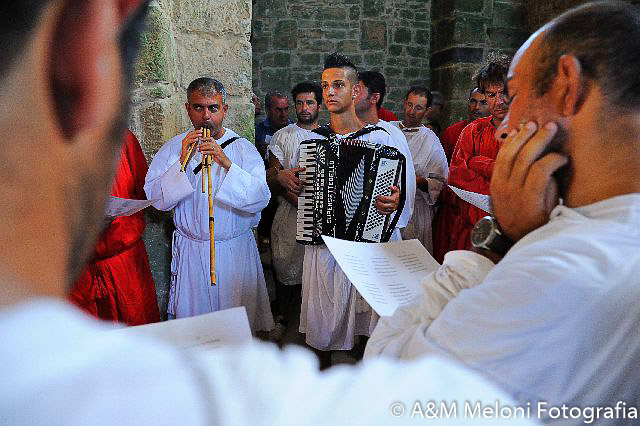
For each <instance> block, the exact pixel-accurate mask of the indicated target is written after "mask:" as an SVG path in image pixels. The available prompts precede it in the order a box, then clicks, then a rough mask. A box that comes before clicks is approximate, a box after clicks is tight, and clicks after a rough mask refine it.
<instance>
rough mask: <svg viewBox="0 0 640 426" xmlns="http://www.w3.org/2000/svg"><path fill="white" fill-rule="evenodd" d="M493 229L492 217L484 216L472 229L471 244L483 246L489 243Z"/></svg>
mask: <svg viewBox="0 0 640 426" xmlns="http://www.w3.org/2000/svg"><path fill="white" fill-rule="evenodd" d="M492 230H493V223H492V222H491V220H490V219H487V218H482V219H480V220H479V221H478V222H476V224H475V226H474V227H473V230H472V231H471V244H472V245H473V246H474V247H482V246H484V245H485V244H487V242H488V240H489V237H490V236H491V232H492Z"/></svg>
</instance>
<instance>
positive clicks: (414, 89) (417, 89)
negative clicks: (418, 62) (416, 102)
mask: <svg viewBox="0 0 640 426" xmlns="http://www.w3.org/2000/svg"><path fill="white" fill-rule="evenodd" d="M412 93H413V94H414V95H418V96H424V97H425V98H427V108H429V107H430V106H431V103H432V102H433V95H432V94H431V91H430V90H429V89H427V88H426V87H424V86H411V88H410V89H409V91H408V92H407V94H406V95H405V97H404V100H405V101H406V100H407V99H408V98H409V95H410V94H412Z"/></svg>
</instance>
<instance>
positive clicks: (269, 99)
mask: <svg viewBox="0 0 640 426" xmlns="http://www.w3.org/2000/svg"><path fill="white" fill-rule="evenodd" d="M273 98H284V99H287V95H283V94H282V93H280V92H277V91H275V92H269V93H267V94H266V95H264V108H265V109H269V108H271V106H272V105H273Z"/></svg>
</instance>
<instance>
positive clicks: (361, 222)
mask: <svg viewBox="0 0 640 426" xmlns="http://www.w3.org/2000/svg"><path fill="white" fill-rule="evenodd" d="M374 130H382V131H384V132H386V130H384V129H382V128H380V127H375V126H366V127H364V128H363V129H361V130H360V131H358V132H356V133H354V134H352V135H350V136H348V137H347V138H344V139H341V140H339V139H338V138H337V137H336V135H335V133H333V132H331V130H330V129H329V128H328V127H327V126H323V127H320V128H318V129H316V130H314V132H315V133H318V134H320V135H321V136H325V137H327V138H328V139H310V140H305V141H303V142H301V144H300V160H299V167H304V168H305V170H304V171H303V172H300V175H299V178H300V180H301V182H302V185H303V189H302V191H301V193H300V195H299V196H298V217H297V230H296V241H297V242H298V243H301V244H310V245H319V244H323V241H322V237H321V236H322V235H328V236H331V237H336V238H340V239H343V240H348V241H364V242H375V243H378V242H386V241H389V238H390V237H391V233H392V232H393V229H394V228H395V225H396V223H397V222H398V219H399V217H400V214H401V213H402V208H403V206H404V201H405V197H406V194H405V188H404V179H405V173H406V171H405V161H406V159H405V157H404V155H402V153H400V152H399V151H398V150H397V149H395V148H393V147H390V146H386V145H381V144H375V143H370V142H365V141H361V140H358V139H357V138H358V137H360V136H362V135H365V134H367V133H370V132H372V131H374ZM400 183H401V184H400ZM392 185H395V186H399V187H400V204H399V205H398V210H397V211H396V212H395V215H382V214H380V213H379V212H378V210H377V209H376V207H375V203H376V197H377V196H378V195H389V194H390V192H391V191H390V189H389V187H390V186H392ZM391 216H394V217H393V219H391Z"/></svg>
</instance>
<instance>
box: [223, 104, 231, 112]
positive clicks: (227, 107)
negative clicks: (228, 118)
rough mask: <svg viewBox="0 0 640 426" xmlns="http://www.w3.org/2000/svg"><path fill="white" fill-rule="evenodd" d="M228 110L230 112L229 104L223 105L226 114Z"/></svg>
mask: <svg viewBox="0 0 640 426" xmlns="http://www.w3.org/2000/svg"><path fill="white" fill-rule="evenodd" d="M228 110H229V104H224V105H222V111H224V113H225V114H226V113H227V111H228Z"/></svg>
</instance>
